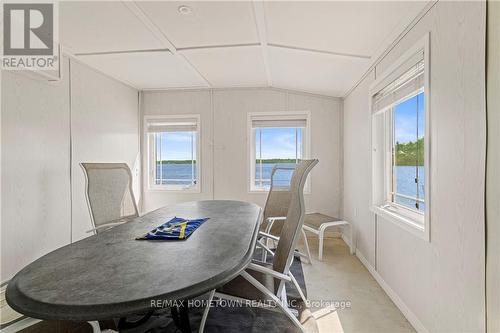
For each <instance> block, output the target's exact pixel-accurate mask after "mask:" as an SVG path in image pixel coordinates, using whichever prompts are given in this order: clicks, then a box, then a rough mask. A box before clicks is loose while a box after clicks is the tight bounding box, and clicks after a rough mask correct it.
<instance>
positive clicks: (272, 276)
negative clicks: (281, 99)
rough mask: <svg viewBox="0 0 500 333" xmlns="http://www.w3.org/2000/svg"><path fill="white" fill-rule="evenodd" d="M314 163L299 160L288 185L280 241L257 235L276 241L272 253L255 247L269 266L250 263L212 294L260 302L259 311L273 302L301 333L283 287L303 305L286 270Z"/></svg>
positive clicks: (301, 219) (303, 209)
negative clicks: (269, 259)
mask: <svg viewBox="0 0 500 333" xmlns="http://www.w3.org/2000/svg"><path fill="white" fill-rule="evenodd" d="M317 163H318V160H303V161H301V162H300V163H299V164H298V166H297V168H296V169H295V171H294V173H293V176H292V181H291V185H290V203H289V205H288V210H287V213H286V220H287V222H286V223H285V224H284V225H283V228H282V230H281V235H280V237H279V238H278V237H274V236H272V235H269V234H266V233H265V232H262V231H260V232H259V234H260V236H262V237H264V238H271V239H274V240H278V239H279V240H278V245H277V247H276V251H275V252H273V251H271V250H270V249H269V248H268V247H267V246H266V245H265V244H264V243H263V241H262V239H261V240H259V246H261V247H263V248H264V249H265V250H266V251H267V252H268V254H269V255H271V256H272V257H273V261H272V264H266V263H263V262H258V261H254V262H252V263H250V265H249V266H248V267H247V268H246V269H245V270H244V271H243V272H242V273H241V274H240V275H239V276H238V277H236V278H235V279H233V280H231V281H230V282H228V283H227V284H225V285H224V286H222V287H221V288H219V289H217V290H216V291H212V292H211V295H210V300H211V298H212V297H217V298H225V299H233V300H240V301H243V302H244V301H245V300H252V301H257V302H258V301H261V302H262V303H260V304H262V307H264V308H266V305H269V302H274V304H276V306H277V308H278V309H280V310H281V311H282V312H283V313H284V314H285V315H286V316H287V317H288V318H289V319H290V320H291V321H292V322H293V324H294V325H295V326H297V327H298V328H299V329H300V331H301V332H305V330H304V327H303V326H302V325H301V323H300V321H299V320H298V319H297V317H296V316H295V315H294V314H293V312H292V311H291V309H289V308H288V306H287V300H286V290H285V283H286V282H291V283H293V284H294V286H295V288H297V290H298V292H299V294H300V297H301V298H302V300H303V301H304V302H305V301H306V298H305V295H304V294H303V292H302V290H301V289H300V286H299V284H298V283H297V280H296V279H295V278H294V277H293V275H292V274H291V273H290V266H291V264H292V261H293V257H294V252H295V251H294V250H295V246H296V245H297V241H298V239H299V237H300V233H301V230H302V224H303V222H304V215H305V205H304V194H303V191H304V184H305V182H306V179H307V175H308V174H309V172H310V171H311V169H312V168H313V167H314V166H315V165H316V164H317ZM208 311H209V307H207V308H206V309H205V312H204V314H203V317H202V323H201V326H200V331H202V330H203V326H204V324H205V320H206V318H207V315H208Z"/></svg>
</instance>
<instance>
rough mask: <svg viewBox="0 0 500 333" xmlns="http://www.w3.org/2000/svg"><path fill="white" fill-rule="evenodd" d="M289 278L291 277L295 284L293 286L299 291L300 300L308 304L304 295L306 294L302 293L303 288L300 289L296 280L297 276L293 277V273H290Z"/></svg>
mask: <svg viewBox="0 0 500 333" xmlns="http://www.w3.org/2000/svg"><path fill="white" fill-rule="evenodd" d="M288 276H290V279H292V282H293V285H294V286H295V289H297V291H298V292H299V294H300V298H302V300H303V301H304V303H306V302H307V299H306V295H304V293H303V292H302V288H300V286H299V283H298V282H297V280H296V279H295V276H293V274H292V273H291V272H288Z"/></svg>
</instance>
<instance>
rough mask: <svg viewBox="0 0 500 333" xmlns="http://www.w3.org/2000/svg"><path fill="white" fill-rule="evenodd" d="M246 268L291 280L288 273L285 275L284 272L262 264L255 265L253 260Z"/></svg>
mask: <svg viewBox="0 0 500 333" xmlns="http://www.w3.org/2000/svg"><path fill="white" fill-rule="evenodd" d="M247 269H251V270H253V271H256V272H261V273H264V274H268V275H271V276H272V277H275V278H278V279H280V280H285V281H291V280H292V279H291V278H290V277H289V276H288V275H285V274H282V273H279V272H276V271H273V270H272V269H270V268H267V267H264V266H261V265H257V264H255V263H253V262H252V263H250V264H249V265H248V267H247Z"/></svg>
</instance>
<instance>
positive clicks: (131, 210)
mask: <svg viewBox="0 0 500 333" xmlns="http://www.w3.org/2000/svg"><path fill="white" fill-rule="evenodd" d="M81 166H82V168H83V171H84V173H85V179H86V195H87V204H88V206H89V211H90V217H91V220H92V224H93V227H94V228H97V227H99V226H100V225H102V224H105V223H109V222H112V221H115V220H119V219H123V218H132V217H137V216H139V213H138V210H137V205H136V202H135V198H134V192H133V190H132V173H131V172H130V169H129V167H128V165H127V164H126V163H81Z"/></svg>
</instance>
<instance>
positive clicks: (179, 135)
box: [157, 132, 196, 160]
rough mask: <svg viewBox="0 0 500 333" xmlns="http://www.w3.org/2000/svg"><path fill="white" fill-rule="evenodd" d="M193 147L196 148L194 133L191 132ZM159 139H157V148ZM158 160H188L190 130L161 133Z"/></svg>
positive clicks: (189, 153) (189, 155) (189, 157)
mask: <svg viewBox="0 0 500 333" xmlns="http://www.w3.org/2000/svg"><path fill="white" fill-rule="evenodd" d="M193 139H194V146H193V147H194V149H196V133H193ZM159 143H160V140H159V139H157V149H158V150H159ZM157 157H158V160H190V159H191V132H167V133H162V134H161V155H160V156H157Z"/></svg>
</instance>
